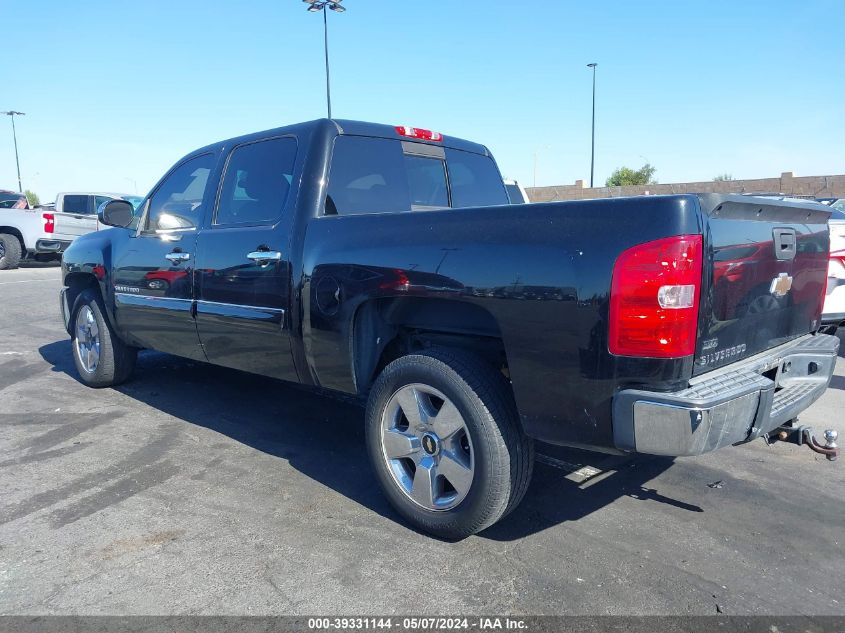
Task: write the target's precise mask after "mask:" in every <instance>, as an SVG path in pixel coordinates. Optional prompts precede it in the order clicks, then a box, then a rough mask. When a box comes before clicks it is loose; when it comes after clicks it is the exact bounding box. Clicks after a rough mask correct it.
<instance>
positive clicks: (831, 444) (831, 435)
mask: <svg viewBox="0 0 845 633" xmlns="http://www.w3.org/2000/svg"><path fill="white" fill-rule="evenodd" d="M838 437H839V433H838V432H837V431H836V430H835V429H827V430H826V431H825V432H824V442H825V444H824V447H825V448H827V449H835V448H837V446H836V439H837V438H838ZM827 458H828V459H829V460H830V461H833V460H835V459H836V454H833V455H828V456H827Z"/></svg>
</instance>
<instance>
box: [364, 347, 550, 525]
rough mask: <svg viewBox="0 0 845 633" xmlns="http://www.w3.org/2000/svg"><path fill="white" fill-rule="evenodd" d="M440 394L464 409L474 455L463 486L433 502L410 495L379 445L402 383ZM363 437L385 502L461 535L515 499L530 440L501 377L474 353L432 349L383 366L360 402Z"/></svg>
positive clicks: (522, 486)
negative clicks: (440, 504) (445, 504)
mask: <svg viewBox="0 0 845 633" xmlns="http://www.w3.org/2000/svg"><path fill="white" fill-rule="evenodd" d="M412 384H421V385H424V386H428V387H431V388H434V389H436V390H437V391H439V392H440V393H442V394H443V395H445V396H446V397H447V398H448V399H449V400H451V402H452V404H454V405H455V407H456V408H457V410H458V412H459V413H460V414H461V416H462V417H463V422H464V425H465V427H466V432H467V434H468V436H469V438H470V440H471V444H472V451H473V458H474V460H475V467H474V472H473V475H472V483H471V485H470V487H469V491H468V492H467V493H466V496H465V497H464V498H463V500H462V501H460V503H458V504H457V505H456V506H455V507H452V508H449V509H445V510H433V509H428V508H425V507H423V506H421V505H418V504H417V503H415V502H414V501H412V500H411V499H410V498H409V496H408V495H407V493H406V492H405V491H404V490H403V489H402V488H401V487H400V485H399V484H398V483H397V481H396V480H395V478H394V476H393V475H392V474H391V470H390V466H389V465H388V461H387V459H386V457H385V455H384V453H383V449H382V416H383V415H385V411H386V408H387V406H388V404H389V402H390V400H391V398H392V397H393V395H394V394H396V393H397V392H398V391H399V390H400V389H402V388H403V387H406V386H407V385H412ZM365 423H366V443H367V451H368V453H369V455H370V460H371V463H372V465H373V469H374V470H375V473H376V477H377V479H378V481H379V484H380V485H381V487H382V489H383V490H384V493H385V495H386V496H387V498H388V500H389V501H390V503H391V505H392V506H393V507H394V508H395V509H396V511H397V512H399V514H401V515H402V516H403V517H404V518H405V519H406V520H407V521H408V522H409V523H411V524H412V525H414V526H415V527H417V528H419V529H420V530H422V531H424V532H428V533H429V534H433V535H435V536H438V537H442V538H447V539H461V538H465V537H467V536H470V535H472V534H475V533H477V532H480V531H481V530H483V529H485V528H487V527H489V526H491V525H493V524H494V523H496V522H497V521H498V520H499V519H501V518H502V517H504V516H505V515H506V514H507V513H509V512H510V511H512V510H513V509H514V508H515V507H516V506H517V505H519V503H520V501H522V498H523V496H524V495H525V492H526V490H527V489H528V484H529V482H530V481H531V473H532V469H533V464H534V445H533V442H532V440H531V439H530V438H529V437H527V436H526V435H525V434H524V433H523V432H522V428H521V427H520V424H519V419H518V416H517V411H516V405H515V404H514V401H513V396H512V392H511V387H510V384H509V383H508V381H507V380H506V379H505V378H504V376H502V374H501V373H500V372H498V371H496V369H495V368H494V367H492V366H490V365H488V364H487V363H485V362H484V361H482V360H481V359H479V358H478V357H476V356H475V355H473V354H469V353H466V352H463V351H460V350H450V349H432V350H429V351H425V352H420V353H416V354H411V355H408V356H403V357H402V358H399V359H397V360H395V361H393V362H392V363H390V364H389V365H388V366H387V367H385V369H384V371H382V373H381V374H380V375H379V377H378V379H377V380H376V382H375V384H374V385H373V388H372V390H371V391H370V395H369V400H368V402H367V412H366V418H365Z"/></svg>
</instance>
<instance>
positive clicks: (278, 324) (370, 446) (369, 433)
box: [60, 119, 839, 538]
mask: <svg viewBox="0 0 845 633" xmlns="http://www.w3.org/2000/svg"><path fill="white" fill-rule="evenodd" d="M100 221H101V223H103V224H107V225H110V226H112V227H115V228H110V229H107V230H104V231H99V232H97V233H90V234H88V235H84V236H82V237H80V238H79V239H77V240H76V241H75V242H74V243H73V244H72V245H71V246H70V247H69V248H68V249H67V251H65V253H64V259H63V281H64V288H63V290H62V291H61V299H60V304H61V311H62V314H63V318H64V323H65V326H66V328H67V330H68V333H69V334H70V336H71V339H72V345H71V348H72V353H73V358H74V362H75V365H76V368H77V370H78V372H79V376H80V378H81V380H82V381H83V382H84V383H86V384H88V385H90V386H92V387H107V386H111V385H115V384H118V383H120V382H122V381H125V380H126V379H127V378H129V376H130V374H131V373H132V370H133V365H134V363H135V358H136V354H137V351H138V350H139V349H153V350H158V351H161V352H167V353H170V354H176V355H179V356H183V357H186V358H190V359H194V360H198V361H204V362H209V363H214V364H217V365H223V366H226V367H232V368H235V369H239V370H243V371H247V372H253V373H256V374H262V375H265V376H271V377H275V378H278V379H281V380H285V381H293V382H297V383H301V384H303V385H308V386H313V387H314V388H320V389H323V390H329V391H334V392H341V393H345V394H351V395H352V396H355V397H359V398H360V399H361V400H362V401H365V402H366V413H365V423H366V433H365V437H366V449H367V452H368V454H369V457H370V459H371V462H372V465H373V468H374V471H375V476H376V478H377V480H378V482H379V483H380V485H381V487H382V488H383V490H384V493H385V495H386V496H387V498H388V499H389V501H390V502H391V503H392V504H393V506H394V507H395V508H396V509H397V511H398V512H399V513H400V514H401V515H402V516H403V517H405V518H406V519H407V520H408V521H409V522H411V523H412V524H414V525H415V526H417V527H418V528H420V529H422V530H425V531H428V532H430V533H433V534H435V535H438V536H441V537H449V538H460V537H464V536H467V535H469V534H472V533H475V532H477V531H479V530H482V529H484V528H485V527H487V526H489V525H491V524H493V523H494V522H496V521H497V520H499V519H500V518H501V517H503V516H504V515H505V514H507V513H508V512H509V511H511V510H512V509H513V508H515V507H516V506H517V505H518V504H519V502H520V500H521V499H522V497H523V495H524V493H525V491H526V488H527V486H528V482H529V480H530V477H531V473H532V464H533V458H534V452H533V451H534V449H533V441H534V440H539V441H543V442H550V443H554V444H559V445H568V446H575V447H580V448H586V449H591V450H597V451H605V452H611V453H626V452H640V453H648V454H657V455H672V456H681V455H699V454H701V453H704V452H706V451H711V450H714V449H717V448H720V447H723V446H729V445H734V444H741V443H743V442H748V441H750V440H753V439H755V438H760V437H766V438H769V437H771V436H772V434H774V433H776V432H778V429H783V428H784V425H787V424H788V423H790V422H791V421H792V420H794V419H795V418H796V416H797V415H798V414H799V413H800V412H801V411H803V410H804V409H806V408H807V407H808V406H809V405H810V404H811V403H812V402H814V401H815V400H816V399H817V398H819V396H820V395H821V394H822V393H823V392H824V390H825V389H826V388H827V385H828V383H829V381H830V378H831V374H832V372H833V369H834V363H835V362H836V357H837V352H838V347H839V341H838V339H837V338H836V337H833V336H829V335H825V334H822V333H820V332H819V330H820V328H821V323H820V314H821V307H822V302H823V299H824V296H825V284H826V278H827V270H828V226H827V222H828V211H826V210H824V209H823V208H821V207H819V205H802V204H801V203H786V202H783V201H776V200H764V199H757V198H751V197H745V196H730V195H670V196H648V197H638V198H616V199H605V200H585V201H573V202H561V203H548V204H523V205H509V204H508V196H507V193H506V190H505V186H504V183H503V181H502V178H501V175H500V173H499V170H498V168H497V166H496V163H495V162H494V160H493V158H492V156H491V155H490V152H489V151H488V150H487V148H486V147H484V146H482V145H478V144H475V143H471V142H468V141H464V140H460V139H457V138H452V137H449V136H443V135H441V134H439V133H434V132H430V131H428V130H423V129H418V128H411V127H404V126H397V127H393V126H387V125H377V124H370V123H361V122H355V121H345V120H327V119H323V120H318V121H313V122H310V123H302V124H298V125H292V126H289V127H282V128H278V129H274V130H270V131H267V132H260V133H257V134H252V135H248V136H243V137H239V138H234V139H230V140H227V141H223V142H220V143H216V144H213V145H209V146H207V147H204V148H202V149H199V150H197V151H195V152H193V153H191V154H189V155H188V156H186V157H185V158H183V159H182V160H181V161H179V162H178V163H177V164H176V165H175V166H174V167H173V168H172V169H171V170H170V171H169V172H168V173H167V174H166V175H165V176H164V177H163V178H162V179H161V181H160V182H159V183H158V184H157V185H156V186H155V187H154V188H153V190H152V192H151V193H150V194H149V195H148V196H147V197H146V198H145V200H144V201H143V202H142V204H141V206H140V208H139V213H135V214H133V209H132V207H131V205H130V204H128V203H127V202H125V201H119V200H117V201H112V202H109V203H108V204H106V205H104V206H103V207H102V208H101V210H100ZM780 432H783V431H780Z"/></svg>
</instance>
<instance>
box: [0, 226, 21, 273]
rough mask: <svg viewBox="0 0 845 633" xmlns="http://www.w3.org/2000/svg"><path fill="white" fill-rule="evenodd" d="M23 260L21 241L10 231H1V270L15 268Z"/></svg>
mask: <svg viewBox="0 0 845 633" xmlns="http://www.w3.org/2000/svg"><path fill="white" fill-rule="evenodd" d="M20 261H21V243H20V242H19V241H18V238H17V237H15V236H14V235H9V234H8V233H0V270H14V269H15V268H17V267H18V264H19V263H20Z"/></svg>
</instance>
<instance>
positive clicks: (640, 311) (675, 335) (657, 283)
mask: <svg viewBox="0 0 845 633" xmlns="http://www.w3.org/2000/svg"><path fill="white" fill-rule="evenodd" d="M701 265H702V240H701V236H700V235H678V236H676V237H667V238H665V239H662V240H656V241H654V242H647V243H645V244H639V245H638V246H634V247H633V248H629V249H628V250H626V251H625V252H623V253H622V254H621V255H620V256H619V257H618V259H617V260H616V263H615V264H614V267H613V281H612V282H611V287H610V317H609V318H610V327H609V332H610V336H609V339H608V348H609V349H610V352H611V354H616V355H618V356H641V357H653V358H677V357H681V356H689V355H691V354H693V353H694V352H695V335H696V328H697V326H698V301H699V297H700V294H701Z"/></svg>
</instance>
